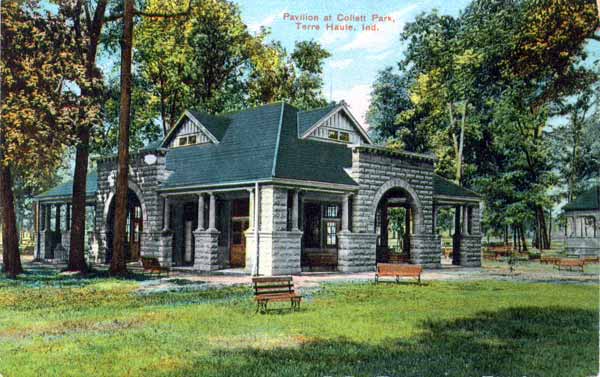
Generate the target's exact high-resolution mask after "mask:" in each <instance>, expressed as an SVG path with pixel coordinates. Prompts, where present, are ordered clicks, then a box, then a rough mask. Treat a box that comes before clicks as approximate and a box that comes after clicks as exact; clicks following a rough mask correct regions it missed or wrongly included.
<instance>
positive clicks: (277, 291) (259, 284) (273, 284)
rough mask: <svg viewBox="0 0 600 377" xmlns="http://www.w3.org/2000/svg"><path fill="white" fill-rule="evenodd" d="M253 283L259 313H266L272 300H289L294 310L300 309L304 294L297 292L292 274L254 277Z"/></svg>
mask: <svg viewBox="0 0 600 377" xmlns="http://www.w3.org/2000/svg"><path fill="white" fill-rule="evenodd" d="M252 284H253V285H254V299H255V300H256V312H257V313H258V312H259V311H260V312H261V313H266V312H267V305H268V304H269V303H270V302H282V301H289V302H290V303H291V305H292V306H291V309H292V310H296V309H300V301H301V300H302V296H300V295H299V294H297V293H296V292H295V289H294V281H293V279H292V277H291V276H270V277H254V278H252Z"/></svg>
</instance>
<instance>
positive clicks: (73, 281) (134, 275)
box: [0, 265, 158, 287]
mask: <svg viewBox="0 0 600 377" xmlns="http://www.w3.org/2000/svg"><path fill="white" fill-rule="evenodd" d="M63 272H64V270H62V269H61V268H60V267H58V266H48V265H30V266H26V267H25V273H23V274H21V275H18V276H17V277H16V278H14V279H9V278H6V277H4V275H0V286H3V285H4V286H25V287H40V286H52V287H84V286H86V285H88V284H93V283H96V282H97V281H98V280H99V279H108V278H113V279H119V280H133V281H147V280H157V279H158V277H157V276H154V275H148V274H143V273H138V272H135V271H129V272H128V273H127V275H125V276H122V277H113V276H111V275H110V274H109V273H108V270H104V269H95V268H92V269H91V270H90V271H89V272H88V273H87V274H84V275H81V274H68V273H63Z"/></svg>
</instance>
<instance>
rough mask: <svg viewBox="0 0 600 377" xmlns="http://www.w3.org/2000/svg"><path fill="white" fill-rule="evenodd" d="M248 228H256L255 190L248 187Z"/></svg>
mask: <svg viewBox="0 0 600 377" xmlns="http://www.w3.org/2000/svg"><path fill="white" fill-rule="evenodd" d="M248 193H249V200H248V230H252V229H254V190H253V189H248Z"/></svg>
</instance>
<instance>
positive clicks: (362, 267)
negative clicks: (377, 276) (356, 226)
mask: <svg viewBox="0 0 600 377" xmlns="http://www.w3.org/2000/svg"><path fill="white" fill-rule="evenodd" d="M376 241H377V235H376V234H375V233H354V232H343V231H342V232H340V234H339V237H338V270H339V271H342V272H359V271H375V246H376Z"/></svg>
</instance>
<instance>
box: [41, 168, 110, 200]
mask: <svg viewBox="0 0 600 377" xmlns="http://www.w3.org/2000/svg"><path fill="white" fill-rule="evenodd" d="M97 192H98V173H97V172H96V171H95V170H94V171H92V172H90V173H89V174H88V176H87V180H86V185H85V196H86V202H95V201H96V193H97ZM72 196H73V181H72V180H69V181H67V182H65V183H62V184H60V185H58V186H55V187H53V188H51V189H50V190H48V191H46V192H43V193H41V194H39V195H37V196H35V197H34V200H36V201H38V202H44V203H50V202H60V203H64V202H69V201H70V200H71V197H72Z"/></svg>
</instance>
